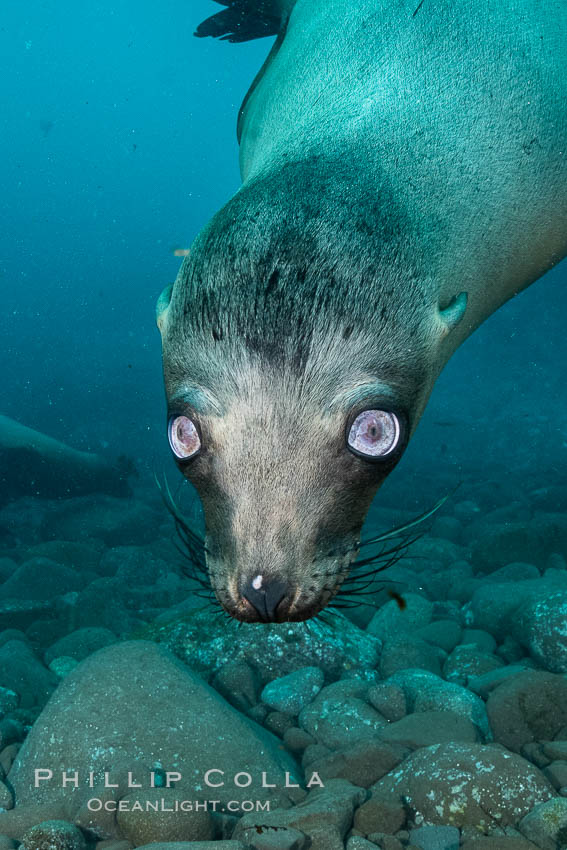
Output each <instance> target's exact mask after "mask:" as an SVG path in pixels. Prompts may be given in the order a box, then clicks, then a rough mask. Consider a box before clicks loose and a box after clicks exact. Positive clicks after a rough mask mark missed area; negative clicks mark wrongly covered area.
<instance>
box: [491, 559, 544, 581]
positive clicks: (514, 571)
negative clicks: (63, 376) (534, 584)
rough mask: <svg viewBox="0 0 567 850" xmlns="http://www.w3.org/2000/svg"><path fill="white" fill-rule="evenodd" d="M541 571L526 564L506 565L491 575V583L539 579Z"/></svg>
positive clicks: (519, 562)
mask: <svg viewBox="0 0 567 850" xmlns="http://www.w3.org/2000/svg"><path fill="white" fill-rule="evenodd" d="M539 577H540V571H539V570H538V568H537V567H534V565H533V564H524V563H522V562H521V561H518V562H517V563H515V564H506V566H505V567H500V569H499V570H495V571H494V572H493V573H491V575H490V579H491V581H498V582H500V581H523V580H524V579H532V578H533V579H538V578H539Z"/></svg>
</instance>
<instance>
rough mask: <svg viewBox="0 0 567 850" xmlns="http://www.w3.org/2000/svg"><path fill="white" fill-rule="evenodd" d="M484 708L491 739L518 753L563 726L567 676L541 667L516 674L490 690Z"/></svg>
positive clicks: (566, 715)
mask: <svg viewBox="0 0 567 850" xmlns="http://www.w3.org/2000/svg"><path fill="white" fill-rule="evenodd" d="M486 710H487V713H488V720H489V722H490V726H491V728H492V732H493V735H494V738H495V740H496V741H498V743H500V744H503V745H504V746H505V747H507V748H508V749H509V750H512V751H513V752H516V753H519V752H520V750H521V749H522V747H523V746H524V744H527V743H529V742H530V741H536V740H537V741H545V740H549V739H552V738H554V737H555V735H556V734H557V732H559V730H560V729H561V728H562V727H563V726H565V725H567V679H565V678H564V677H563V676H557V675H554V674H553V673H545V672H544V671H542V670H528V671H526V672H524V673H520V674H519V675H517V676H514V677H513V678H508V679H507V680H506V681H504V682H503V683H502V684H501V685H500V686H499V687H498V688H496V690H494V691H492V692H491V693H490V695H489V697H488V701H487V703H486Z"/></svg>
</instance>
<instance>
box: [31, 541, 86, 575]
mask: <svg viewBox="0 0 567 850" xmlns="http://www.w3.org/2000/svg"><path fill="white" fill-rule="evenodd" d="M100 556H101V544H100V542H99V541H95V540H89V541H88V542H87V543H77V542H74V541H70V540H44V541H42V542H41V543H36V544H35V546H30V548H29V549H28V552H27V557H28V558H35V557H39V558H49V559H50V560H51V561H56V562H57V563H58V564H63V566H65V567H72V568H73V569H74V570H77V571H79V572H80V573H84V572H87V571H92V572H95V573H96V572H97V571H98V565H99V561H100Z"/></svg>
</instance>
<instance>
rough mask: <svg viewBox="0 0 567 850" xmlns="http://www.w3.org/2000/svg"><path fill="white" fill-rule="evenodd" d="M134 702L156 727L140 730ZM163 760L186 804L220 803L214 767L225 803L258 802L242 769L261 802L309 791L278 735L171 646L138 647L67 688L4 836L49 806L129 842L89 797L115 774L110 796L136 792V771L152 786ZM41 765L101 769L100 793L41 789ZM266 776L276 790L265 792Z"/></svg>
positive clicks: (27, 763)
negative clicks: (288, 779)
mask: <svg viewBox="0 0 567 850" xmlns="http://www.w3.org/2000/svg"><path fill="white" fill-rule="evenodd" d="M132 706H135V708H136V712H137V713H138V715H139V716H140V717H146V718H151V723H149V724H147V723H141V724H136V726H135V728H134V729H133V726H132ZM156 762H157V763H161V764H164V765H167V769H169V770H180V771H181V772H182V773H183V780H182V781H180V782H179V783H178V784H177V786H176V787H177V788H178V790H179V794H180V795H183V797H182V799H191V800H194V799H210V794H211V789H209V788H207V787H206V786H205V783H204V774H205V771H206V770H208V769H209V768H211V766H214V767H215V768H218V769H221V770H224V771H225V772H226V777H227V781H226V783H225V785H224V786H222V787H215V788H214V799H218V800H220V801H221V804H223V805H224V804H225V803H226V801H227V800H238V799H242V794H246V797H244V799H249V798H250V797H249V795H250V789H238V788H236V787H235V785H234V784H233V783H232V782H231V781H229V779H228V778H229V777H231V776H232V775H233V773H234V770H235V766H237V767H238V770H240V771H248V772H250V774H251V775H252V777H253V780H252V781H253V784H254V799H258V800H262V799H267V800H271V802H272V805H288V804H289V802H290V800H292V799H294V800H298V799H301V798H302V796H304V792H302V791H301V790H300V789H289V790H286V788H285V772H286V771H289V772H290V774H291V775H292V776H293V777H299V776H300V775H301V774H300V771H299V768H298V767H297V765H296V764H295V762H294V761H293V759H292V758H291V757H290V756H289V755H288V754H287V753H286V752H285V751H284V749H283V748H282V746H281V742H280V741H279V740H278V739H277V738H275V737H274V736H272V735H270V734H269V733H268V732H266V730H264V729H262V728H261V727H260V726H258V725H257V724H255V723H253V722H252V721H250V720H248V719H247V718H245V717H244V716H243V715H242V714H240V713H239V712H237V711H235V710H234V709H233V708H232V707H231V706H229V705H228V703H226V702H225V701H224V700H223V699H222V698H221V697H220V696H219V695H218V694H217V693H216V691H214V690H212V688H210V687H209V686H208V685H206V684H205V683H204V682H203V681H202V679H201V678H200V677H199V676H197V675H196V674H194V673H192V672H191V671H190V670H189V669H188V668H186V667H185V666H184V665H183V664H181V662H179V661H178V660H177V659H175V658H174V657H173V656H172V655H171V653H169V652H168V651H167V650H166V649H165V648H164V647H159V646H157V645H156V644H154V643H150V642H147V641H129V642H126V643H117V644H114V645H112V646H109V647H106V648H104V649H101V650H99V651H98V652H96V653H95V654H94V655H91V656H89V658H87V659H86V660H85V661H83V662H82V663H81V664H80V665H79V666H78V667H77V668H76V669H75V670H74V671H73V673H71V674H70V675H69V676H68V677H67V678H66V679H64V680H63V681H62V682H61V684H60V685H59V687H58V688H57V691H56V693H55V694H54V696H53V698H52V699H51V700H50V702H49V703H48V705H47V706H46V708H45V709H44V711H43V713H42V715H41V716H40V718H39V719H38V720H37V722H36V723H35V725H34V727H33V729H32V731H31V732H30V734H29V735H28V737H27V738H26V741H25V743H24V744H23V746H22V748H21V749H20V751H19V754H18V757H17V759H16V761H15V763H14V765H13V767H12V769H11V771H10V775H9V779H10V782H11V783H12V785H13V786H14V789H15V792H16V799H17V800H18V804H17V806H16V807H15V809H14V810H13V811H12V812H0V833H2V832H3V833H5V834H8V835H10V836H11V837H15V838H19V837H20V835H21V832H22V827H23V826H24V824H25V821H26V818H28V817H30V818H32V817H34V812H35V811H36V810H37V807H38V806H39V805H42V806H43V807H44V808H45V809H48V810H49V811H50V813H52V816H54V817H61V815H62V813H63V812H65V813H66V814H65V816H66V817H68V818H71V817H72V819H73V820H74V821H75V822H76V823H79V824H80V825H81V826H82V827H83V828H84V829H89V830H91V831H92V832H93V833H94V835H95V836H98V837H99V838H113V837H115V838H120V837H121V835H120V833H119V831H117V826H116V821H115V818H114V817H113V816H110V815H108V816H107V815H105V813H104V812H89V811H88V810H87V808H86V801H87V800H88V799H89V798H91V797H96V796H98V795H99V794H100V793H103V794H104V793H105V792H104V791H102V792H101V789H100V785H99V784H100V783H101V781H102V777H103V774H104V772H105V771H109V772H110V773H111V775H114V776H115V781H116V784H117V785H118V788H116V789H109V792H108V793H110V794H111V795H115V797H116V798H117V799H119V798H121V797H124V796H126V795H127V794H131V793H132V791H131V789H130V790H128V787H127V772H128V771H132V772H133V773H137V774H138V775H140V774H141V775H142V777H145V779H146V782H147V781H148V771H149V769H150V768H149V766H151V765H154V764H155V763H156ZM38 764H45V765H49V767H50V768H51V769H52V770H53V771H54V773H55V774H57V771H61V770H67V769H68V767H67V765H69V764H79V765H81V766H82V768H83V770H84V771H94V774H95V785H96V786H98V787H95V788H94V789H89V788H87V787H84V786H80V787H79V788H78V789H77V790H76V792H74V793H73V795H72V796H71V795H70V794H69V789H63V788H61V787H60V785H59V784H57V783H54V784H51V783H47V784H45V785H43V786H40V787H39V788H35V787H34V782H33V767H34V766H36V765H38ZM263 771H265V772H266V775H267V776H268V777H271V778H270V779H269V781H270V782H271V783H274V784H275V785H276V787H275V788H262V786H261V780H262V772H263ZM138 781H141V780H138ZM296 781H297V780H296ZM199 789H200V790H199ZM187 795H190V796H187ZM137 814H138V819H139V821H140V826H139V828H140V829H141V828H142V826H141V823H142V821H144V820H145V821H151V820H152V818H153V819H155V817H154V815H152V813H151V812H150V813H147V814H145V813H140V812H138V813H137ZM26 825H27V824H26ZM24 828H25V826H24ZM166 837H167V836H166V835H164V834H163V833H162V835H161V838H162V839H164V838H166Z"/></svg>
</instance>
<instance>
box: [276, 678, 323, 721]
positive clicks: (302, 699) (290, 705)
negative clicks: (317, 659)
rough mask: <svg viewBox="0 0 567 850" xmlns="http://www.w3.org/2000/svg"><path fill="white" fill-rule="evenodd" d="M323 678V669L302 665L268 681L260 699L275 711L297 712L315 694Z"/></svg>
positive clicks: (321, 684) (321, 685)
mask: <svg viewBox="0 0 567 850" xmlns="http://www.w3.org/2000/svg"><path fill="white" fill-rule="evenodd" d="M324 679H325V677H324V675H323V671H322V670H320V669H319V668H318V667H302V668H301V669H300V670H296V671H295V672H294V673H288V675H287V676H281V677H280V678H278V679H273V680H272V681H271V682H269V683H268V684H267V685H266V687H265V688H264V690H263V691H262V693H261V695H260V699H261V700H262V702H263V703H265V705H267V706H268V707H269V708H273V709H274V710H275V711H282V712H284V713H285V714H299V712H300V711H301V710H302V709H303V708H304V707H305V706H306V705H308V704H309V703H310V702H311V701H312V700H313V699H314V698H315V697H316V696H317V694H318V693H319V691H320V690H321V688H322V687H323V682H324Z"/></svg>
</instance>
